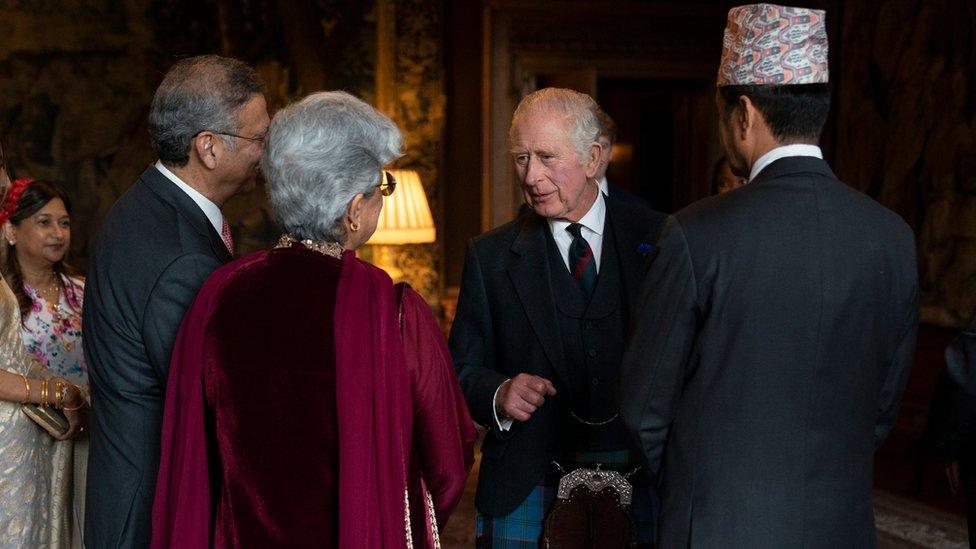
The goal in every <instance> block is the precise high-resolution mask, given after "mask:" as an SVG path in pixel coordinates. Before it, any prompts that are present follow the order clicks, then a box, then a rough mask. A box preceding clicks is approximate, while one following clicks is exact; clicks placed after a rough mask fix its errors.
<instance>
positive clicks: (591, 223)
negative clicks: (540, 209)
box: [549, 191, 607, 236]
mask: <svg viewBox="0 0 976 549" xmlns="http://www.w3.org/2000/svg"><path fill="white" fill-rule="evenodd" d="M606 219H607V204H606V202H604V201H603V193H602V192H599V191H598V192H597V193H596V200H594V201H593V205H592V206H590V210H589V211H588V212H586V214H585V215H584V216H583V217H581V218H580V220H579V221H577V223H579V224H580V225H582V226H584V227H586V228H587V229H589V230H590V231H592V232H593V233H595V234H596V235H598V236H599V235H602V234H603V223H604V221H606ZM570 223H571V222H570V221H566V220H564V219H550V220H549V228H550V229H551V230H552V234H562V233H563V232H565V231H566V227H569V225H570Z"/></svg>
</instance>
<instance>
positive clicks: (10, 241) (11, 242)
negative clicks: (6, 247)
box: [7, 240, 17, 246]
mask: <svg viewBox="0 0 976 549" xmlns="http://www.w3.org/2000/svg"><path fill="white" fill-rule="evenodd" d="M7 242H9V243H10V245H11V246H16V245H17V243H16V242H14V241H13V240H8V241H7Z"/></svg>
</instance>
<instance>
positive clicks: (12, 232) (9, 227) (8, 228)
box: [3, 221, 17, 242]
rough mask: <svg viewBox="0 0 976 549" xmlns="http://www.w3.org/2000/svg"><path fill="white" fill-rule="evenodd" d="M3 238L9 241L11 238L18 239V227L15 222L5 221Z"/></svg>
mask: <svg viewBox="0 0 976 549" xmlns="http://www.w3.org/2000/svg"><path fill="white" fill-rule="evenodd" d="M3 239H4V240H6V241H7V242H10V241H11V240H13V241H14V242H16V241H17V228H16V227H14V224H13V223H11V222H10V221H5V222H4V223H3Z"/></svg>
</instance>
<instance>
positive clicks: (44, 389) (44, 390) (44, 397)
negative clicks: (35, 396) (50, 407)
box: [40, 379, 47, 408]
mask: <svg viewBox="0 0 976 549" xmlns="http://www.w3.org/2000/svg"><path fill="white" fill-rule="evenodd" d="M40 405H41V407H43V408H47V380H46V379H42V380H41V402H40Z"/></svg>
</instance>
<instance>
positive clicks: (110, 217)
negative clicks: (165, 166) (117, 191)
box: [96, 170, 208, 262]
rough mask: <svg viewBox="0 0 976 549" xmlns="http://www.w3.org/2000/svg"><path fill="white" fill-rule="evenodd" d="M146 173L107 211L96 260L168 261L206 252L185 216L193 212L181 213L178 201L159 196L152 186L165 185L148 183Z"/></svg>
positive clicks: (100, 232) (200, 239) (205, 246)
mask: <svg viewBox="0 0 976 549" xmlns="http://www.w3.org/2000/svg"><path fill="white" fill-rule="evenodd" d="M148 172H149V170H147V172H146V173H144V174H143V175H142V177H140V178H139V179H138V180H137V181H136V183H135V184H134V185H132V187H130V188H129V190H127V191H126V192H125V193H124V194H123V195H122V196H121V197H119V199H118V200H117V201H116V202H115V204H113V205H112V207H111V208H110V209H109V211H108V213H107V214H106V216H105V219H104V220H103V221H102V226H101V229H100V230H99V235H98V241H97V243H96V258H97V257H98V256H99V255H103V256H104V255H105V254H109V255H111V256H113V257H115V258H117V259H124V258H128V259H129V260H132V261H137V262H140V261H143V260H144V258H146V257H152V258H154V260H159V261H163V262H168V261H169V260H172V259H173V258H175V257H177V256H179V255H182V254H185V253H193V252H195V251H200V252H205V251H206V250H207V249H208V243H207V242H205V241H204V240H203V239H202V238H201V237H200V235H199V232H198V231H197V230H196V229H195V228H194V227H193V225H192V224H191V223H190V222H189V220H188V217H187V215H188V214H189V213H192V212H181V211H180V206H179V203H178V202H172V201H168V200H165V199H164V198H163V197H161V196H160V195H159V194H158V193H157V192H156V191H155V190H154V189H153V188H152V186H151V185H152V184H155V185H159V184H165V183H167V182H162V183H161V182H158V181H157V182H152V183H151V182H149V181H147V177H151V176H152V175H151V174H149V173H148ZM156 174H158V172H156ZM159 175H160V177H161V174H159ZM201 215H202V212H201ZM197 248H199V250H198V249H197Z"/></svg>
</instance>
